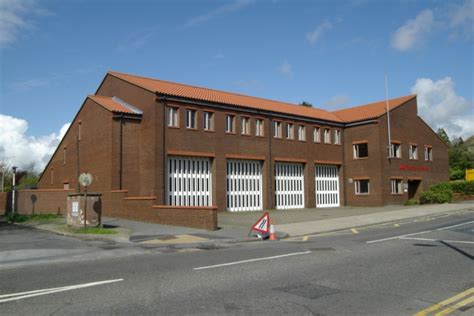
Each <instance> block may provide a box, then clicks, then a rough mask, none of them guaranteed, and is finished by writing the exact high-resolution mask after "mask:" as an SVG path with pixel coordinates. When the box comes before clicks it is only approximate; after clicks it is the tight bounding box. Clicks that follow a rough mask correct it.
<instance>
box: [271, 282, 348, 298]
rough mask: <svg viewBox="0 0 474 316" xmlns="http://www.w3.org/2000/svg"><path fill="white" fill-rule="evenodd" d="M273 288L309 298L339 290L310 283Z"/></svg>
mask: <svg viewBox="0 0 474 316" xmlns="http://www.w3.org/2000/svg"><path fill="white" fill-rule="evenodd" d="M274 290H277V291H281V292H285V293H290V294H293V295H297V296H302V297H305V298H309V299H311V300H314V299H317V298H320V297H323V296H328V295H332V294H336V293H339V292H340V290H338V289H333V288H330V287H327V286H321V285H315V284H310V283H305V284H299V285H290V286H285V287H279V288H275V289H274Z"/></svg>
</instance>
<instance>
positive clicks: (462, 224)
mask: <svg viewBox="0 0 474 316" xmlns="http://www.w3.org/2000/svg"><path fill="white" fill-rule="evenodd" d="M471 223H474V221H470V222H465V223H461V224H457V225H453V226H448V227H442V228H438V229H437V230H445V229H450V228H454V227H459V226H464V225H468V224H471Z"/></svg>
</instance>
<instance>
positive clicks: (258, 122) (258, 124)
mask: <svg viewBox="0 0 474 316" xmlns="http://www.w3.org/2000/svg"><path fill="white" fill-rule="evenodd" d="M263 135H264V134H263V120H262V119H255V136H262V137H263Z"/></svg>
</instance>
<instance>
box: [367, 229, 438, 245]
mask: <svg viewBox="0 0 474 316" xmlns="http://www.w3.org/2000/svg"><path fill="white" fill-rule="evenodd" d="M431 232H432V231H431V230H426V231H424V232H419V233H413V234H407V235H400V236H394V237H388V238H383V239H377V240H371V241H366V242H365V243H366V244H373V243H376V242H381V241H386V240H392V239H399V238H401V237H406V236H413V235H420V234H426V233H431Z"/></svg>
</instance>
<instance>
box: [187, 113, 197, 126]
mask: <svg viewBox="0 0 474 316" xmlns="http://www.w3.org/2000/svg"><path fill="white" fill-rule="evenodd" d="M196 117H197V111H196V110H191V109H187V110H186V128H189V129H196V128H197V124H196Z"/></svg>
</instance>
